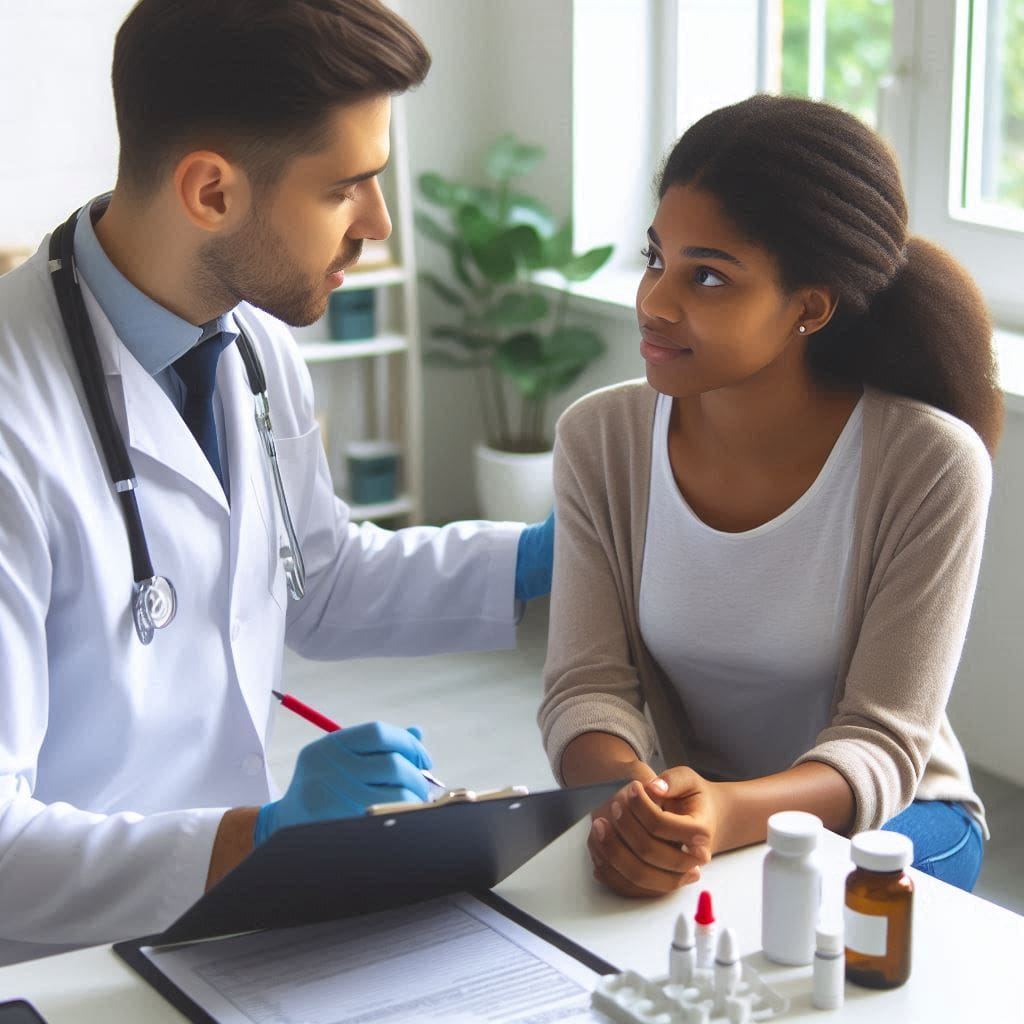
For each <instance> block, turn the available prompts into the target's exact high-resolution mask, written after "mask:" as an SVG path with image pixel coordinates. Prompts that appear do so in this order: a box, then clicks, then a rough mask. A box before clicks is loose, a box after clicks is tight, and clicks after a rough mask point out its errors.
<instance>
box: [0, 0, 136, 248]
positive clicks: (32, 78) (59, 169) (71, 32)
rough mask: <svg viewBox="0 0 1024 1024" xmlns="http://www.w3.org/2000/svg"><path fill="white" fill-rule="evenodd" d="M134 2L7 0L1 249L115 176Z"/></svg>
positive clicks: (0, 69) (2, 1) (1, 45)
mask: <svg viewBox="0 0 1024 1024" xmlns="http://www.w3.org/2000/svg"><path fill="white" fill-rule="evenodd" d="M132 2H133V0H89V2H88V3H82V2H81V0H0V247H8V246H11V247H15V246H30V247H31V248H32V249H35V248H36V247H37V246H38V244H39V241H40V239H41V238H42V236H43V235H44V234H45V233H46V232H48V231H49V230H50V229H51V228H53V227H54V226H55V225H56V224H57V223H59V222H60V221H62V220H64V219H65V218H66V217H67V216H68V214H69V213H70V212H71V211H72V210H73V209H74V208H75V206H77V205H80V204H81V203H82V202H84V201H85V200H87V199H89V198H91V197H92V196H94V195H97V194H98V193H100V192H103V191H105V190H106V189H109V188H111V187H112V186H113V184H114V176H115V172H116V168H117V131H116V128H115V124H114V102H113V98H112V96H111V92H110V61H111V56H112V54H113V50H114V36H115V34H116V32H117V28H118V26H119V25H120V24H121V22H122V21H123V20H124V17H125V15H126V14H127V13H128V11H129V9H130V8H131V6H132Z"/></svg>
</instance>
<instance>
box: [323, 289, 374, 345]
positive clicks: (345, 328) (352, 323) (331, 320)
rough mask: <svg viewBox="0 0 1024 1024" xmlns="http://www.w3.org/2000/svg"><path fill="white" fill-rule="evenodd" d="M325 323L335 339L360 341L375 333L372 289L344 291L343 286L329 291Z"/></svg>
mask: <svg viewBox="0 0 1024 1024" xmlns="http://www.w3.org/2000/svg"><path fill="white" fill-rule="evenodd" d="M327 323H328V326H329V327H330V331H331V338H333V339H334V340H335V341H360V340H363V339H365V338H372V337H373V336H374V334H376V327H377V325H376V316H375V315H374V291H373V289H372V288H358V289H354V290H351V291H346V290H345V288H344V286H342V287H341V288H339V289H337V290H336V291H333V292H331V298H330V301H329V302H328V304H327Z"/></svg>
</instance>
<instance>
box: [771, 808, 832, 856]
mask: <svg viewBox="0 0 1024 1024" xmlns="http://www.w3.org/2000/svg"><path fill="white" fill-rule="evenodd" d="M821 830H822V824H821V818H818V817H816V816H815V815H813V814H808V813H807V812H806V811H778V812H777V813H776V814H773V815H772V816H771V817H770V818H769V819H768V845H769V846H770V847H771V848H772V849H773V850H778V851H779V853H787V854H799V853H810V852H811V851H812V850H813V849H815V847H817V845H818V837H819V836H820V835H821Z"/></svg>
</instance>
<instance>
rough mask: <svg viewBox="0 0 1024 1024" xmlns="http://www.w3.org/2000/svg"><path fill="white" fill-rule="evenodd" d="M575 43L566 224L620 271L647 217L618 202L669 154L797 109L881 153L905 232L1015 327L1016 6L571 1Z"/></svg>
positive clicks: (1018, 177) (1023, 124) (1022, 182)
mask: <svg viewBox="0 0 1024 1024" xmlns="http://www.w3.org/2000/svg"><path fill="white" fill-rule="evenodd" d="M574 34H575V37H576V61H575V62H574V101H573V103H574V113H575V115H576V124H575V127H574V133H575V134H574V147H573V155H574V160H573V163H574V181H575V184H574V195H575V196H576V200H575V202H574V207H575V215H576V223H577V227H578V228H581V227H582V226H583V225H585V226H586V228H585V230H586V233H587V236H588V238H589V237H590V236H593V237H595V238H596V237H598V236H600V237H601V238H602V239H603V240H608V239H614V240H615V241H616V242H617V243H618V254H617V255H618V261H619V265H620V270H621V269H626V268H630V269H636V268H638V266H639V263H638V260H637V258H636V256H635V253H636V250H637V249H638V248H639V246H640V242H639V241H638V240H637V239H638V234H637V232H638V230H640V231H642V225H641V224H640V220H642V219H643V217H649V216H650V213H651V211H650V209H646V208H645V209H644V210H643V212H642V216H641V217H640V220H638V219H637V216H636V207H637V205H638V204H637V203H636V202H635V200H631V201H630V203H627V204H623V202H622V196H623V195H624V194H625V195H632V196H635V195H636V194H637V193H636V192H635V191H633V189H634V188H636V187H637V186H638V185H639V184H640V182H641V181H642V180H643V178H644V173H646V174H647V175H648V178H647V180H650V177H649V176H650V175H652V174H653V173H654V172H655V171H656V169H657V167H658V164H659V162H660V160H661V159H662V158H663V157H664V155H665V153H666V152H667V149H668V147H669V146H670V144H671V142H672V140H673V139H674V138H675V137H677V136H678V135H679V134H680V133H681V132H682V131H683V130H685V128H686V127H687V126H688V125H690V124H692V123H693V122H694V121H695V120H697V119H698V118H699V117H701V116H703V115H704V114H705V113H707V112H709V111H711V110H713V109H715V108H716V107H719V106H722V105H723V104H726V103H730V102H734V101H735V100H739V99H742V98H743V97H745V96H749V95H750V94H751V93H753V92H756V91H759V90H764V91H770V92H787V93H796V94H800V95H806V96H810V97H812V98H816V99H818V98H820V99H825V100H828V101H829V102H831V103H835V104H837V105H839V106H842V107H843V108H845V109H847V110H850V111H851V112H853V113H855V114H857V115H858V116H859V117H861V118H863V119H864V120H865V121H866V122H868V123H869V124H872V125H873V126H875V127H876V128H877V129H878V130H879V131H880V132H881V133H882V134H883V135H885V136H886V137H887V138H888V139H889V140H890V142H891V143H892V145H893V147H894V148H895V150H896V153H897V156H898V157H899V160H900V164H901V168H902V171H903V177H904V182H905V184H906V187H907V193H908V198H909V201H910V209H911V230H913V231H916V232H918V233H920V234H922V235H926V236H927V237H929V238H932V239H934V240H935V241H937V242H939V243H940V244H942V245H944V246H946V247H947V248H948V249H950V250H951V251H952V252H953V253H954V254H955V255H956V256H957V257H958V258H959V259H960V260H961V261H963V262H964V263H965V264H966V265H967V267H968V268H969V269H970V270H971V272H972V273H973V274H974V276H975V277H976V279H977V280H978V281H979V283H980V284H981V286H982V288H983V290H984V291H985V293H986V295H987V297H988V300H989V303H990V305H991V307H992V309H993V312H994V313H995V315H996V317H997V319H999V320H1000V321H1002V322H1003V323H1006V324H1008V325H1015V326H1024V289H1022V288H1021V286H1020V269H1019V268H1020V267H1021V266H1024V0H646V2H640V0H575V6H574ZM611 55H614V61H613V62H614V64H615V66H616V69H617V70H614V71H610V70H609V68H610V62H612V56H611ZM588 111H589V114H588V113H587V112H588ZM610 126H614V130H609V127H610ZM622 132H625V133H626V137H627V143H626V147H625V148H624V147H623V146H621V145H618V143H620V142H621V141H622V138H623V136H622ZM602 153H603V154H604V155H603V156H602V155H601V154H602ZM616 160H618V162H619V164H618V166H619V170H618V171H615V170H614V167H615V166H616V164H615V161H616ZM597 167H603V168H605V169H606V170H607V171H608V175H607V177H606V178H605V179H604V180H602V179H601V177H600V175H596V174H588V173H587V169H589V168H597ZM638 168H643V169H644V171H638ZM627 172H628V173H627ZM583 190H586V193H585V200H581V198H580V197H581V195H582V194H583ZM623 206H625V207H627V208H628V207H631V208H632V209H633V211H634V212H633V214H632V215H630V214H627V213H626V212H625V211H624V210H623ZM627 255H628V257H629V259H628V260H627V259H626V256H627Z"/></svg>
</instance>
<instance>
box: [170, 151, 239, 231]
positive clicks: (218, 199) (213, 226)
mask: <svg viewBox="0 0 1024 1024" xmlns="http://www.w3.org/2000/svg"><path fill="white" fill-rule="evenodd" d="M174 191H175V195H176V197H177V200H178V203H179V205H180V206H181V209H182V211H183V212H184V214H185V216H186V217H187V218H188V220H189V222H190V223H191V224H192V225H193V226H194V227H197V228H199V230H201V231H208V232H220V231H224V230H230V229H232V228H234V227H236V226H237V225H238V224H239V223H241V221H242V220H243V219H244V218H245V217H246V216H247V214H248V212H249V208H250V206H251V204H252V186H251V185H250V183H249V178H248V176H247V175H246V174H245V172H244V171H243V170H242V169H241V168H240V167H239V166H238V165H237V164H235V163H232V162H231V161H230V160H228V159H226V158H225V157H224V156H222V155H221V154H220V153H215V152H213V151H211V150H197V151H196V152H193V153H187V154H186V155H185V156H183V157H182V158H181V160H179V161H178V165H177V167H175V169H174Z"/></svg>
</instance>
